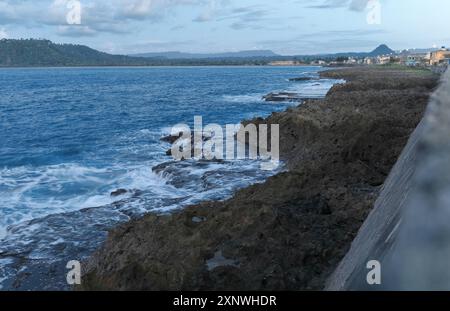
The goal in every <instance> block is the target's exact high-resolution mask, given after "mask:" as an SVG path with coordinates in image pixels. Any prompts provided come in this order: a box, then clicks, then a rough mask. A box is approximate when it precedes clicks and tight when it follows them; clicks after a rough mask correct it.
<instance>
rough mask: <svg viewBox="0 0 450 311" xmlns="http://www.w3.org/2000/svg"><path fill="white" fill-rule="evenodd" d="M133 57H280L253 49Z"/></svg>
mask: <svg viewBox="0 0 450 311" xmlns="http://www.w3.org/2000/svg"><path fill="white" fill-rule="evenodd" d="M130 56H133V57H151V58H155V57H158V58H167V59H209V58H222V59H223V58H250V57H278V56H280V55H278V54H275V53H274V52H272V51H270V50H252V51H240V52H228V53H210V54H206V53H204V54H200V53H182V52H160V53H158V52H152V53H141V54H133V55H130Z"/></svg>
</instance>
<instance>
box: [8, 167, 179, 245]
mask: <svg viewBox="0 0 450 311" xmlns="http://www.w3.org/2000/svg"><path fill="white" fill-rule="evenodd" d="M0 184H1V185H2V186H1V187H0V196H1V197H2V201H1V202H0V213H1V214H2V215H4V216H3V217H2V218H1V219H0V238H2V237H4V236H5V235H6V233H7V228H8V226H11V225H14V224H17V223H20V222H24V221H28V220H32V219H35V218H40V217H45V216H47V215H50V214H57V213H63V212H68V211H74V210H80V209H83V208H89V207H96V206H104V205H108V204H112V203H114V202H115V201H117V200H120V199H124V198H125V197H128V196H131V195H132V194H131V193H132V192H131V191H130V192H129V193H127V194H124V195H122V196H119V197H111V195H110V193H111V192H112V191H115V190H117V189H130V190H132V189H148V188H152V189H153V190H154V192H155V193H160V194H164V193H165V192H167V191H172V189H165V186H166V181H165V180H163V179H162V178H161V177H160V176H158V175H156V174H155V173H153V172H152V164H151V163H147V164H144V165H139V166H130V167H120V166H115V167H110V168H96V167H87V166H82V165H79V164H75V163H67V164H60V165H52V166H45V167H17V168H11V169H3V170H0Z"/></svg>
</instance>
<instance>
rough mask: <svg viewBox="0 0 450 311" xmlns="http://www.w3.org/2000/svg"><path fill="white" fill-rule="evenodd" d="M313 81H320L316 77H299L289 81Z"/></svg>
mask: <svg viewBox="0 0 450 311" xmlns="http://www.w3.org/2000/svg"><path fill="white" fill-rule="evenodd" d="M311 80H319V78H314V77H297V78H291V79H289V81H293V82H298V81H311Z"/></svg>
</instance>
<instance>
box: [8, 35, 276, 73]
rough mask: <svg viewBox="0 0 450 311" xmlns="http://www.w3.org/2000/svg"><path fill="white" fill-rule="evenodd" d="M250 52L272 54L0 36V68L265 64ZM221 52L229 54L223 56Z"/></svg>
mask: <svg viewBox="0 0 450 311" xmlns="http://www.w3.org/2000/svg"><path fill="white" fill-rule="evenodd" d="M250 52H251V53H254V54H253V55H257V54H258V53H259V55H271V52H270V51H259V52H258V51H249V52H245V51H244V52H238V53H234V54H233V53H225V54H217V57H216V58H214V57H213V58H209V59H200V58H198V59H195V58H189V59H188V58H185V59H175V58H170V59H169V58H165V57H160V56H158V55H151V57H133V56H126V55H111V54H108V53H104V52H100V51H97V50H94V49H92V48H90V47H87V46H84V45H76V44H57V43H53V42H51V41H49V40H44V39H20V40H16V39H2V40H0V67H39V66H42V67H55V66H175V65H176V66H198V65H266V64H267V63H268V62H269V60H266V59H265V58H266V57H261V56H260V57H253V56H248V57H246V55H252V54H250ZM255 52H256V53H255ZM220 55H228V56H230V57H229V58H223V56H220ZM232 55H235V57H232ZM275 55H276V54H275ZM174 56H175V55H174ZM238 56H239V57H238ZM269 58H270V57H269ZM272 58H276V57H272ZM272 58H270V60H271V59H272Z"/></svg>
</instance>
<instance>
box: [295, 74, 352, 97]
mask: <svg viewBox="0 0 450 311" xmlns="http://www.w3.org/2000/svg"><path fill="white" fill-rule="evenodd" d="M342 83H345V81H344V80H332V79H320V80H313V81H307V82H303V83H296V84H295V85H292V86H290V87H289V88H288V91H289V92H295V93H298V94H299V95H300V96H301V97H305V98H309V97H310V98H317V97H324V96H325V95H327V93H328V91H329V90H330V89H331V88H332V87H333V86H334V85H335V84H342Z"/></svg>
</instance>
